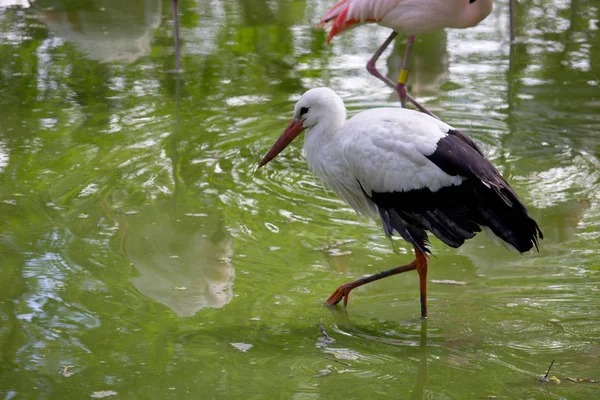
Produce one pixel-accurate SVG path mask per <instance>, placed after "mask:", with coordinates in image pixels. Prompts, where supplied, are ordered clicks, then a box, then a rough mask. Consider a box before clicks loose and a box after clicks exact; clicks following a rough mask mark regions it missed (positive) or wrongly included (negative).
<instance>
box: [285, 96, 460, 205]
mask: <svg viewBox="0 0 600 400" xmlns="http://www.w3.org/2000/svg"><path fill="white" fill-rule="evenodd" d="M304 107H305V108H307V109H308V110H309V111H308V112H307V113H306V114H304V115H303V116H301V115H300V113H299V110H301V109H302V108H304ZM345 116H346V109H345V107H344V104H343V102H342V101H341V99H340V97H339V96H338V95H337V94H335V92H333V91H332V90H331V89H328V88H317V89H311V90H309V91H308V92H306V93H305V94H304V95H303V96H302V97H301V98H300V100H299V101H298V103H297V104H296V111H295V117H296V118H299V119H302V120H303V124H304V126H305V127H306V128H307V129H308V132H307V133H306V139H305V142H304V152H305V155H306V161H307V163H308V165H309V167H310V168H311V169H312V170H313V171H314V172H315V173H316V174H317V175H318V176H319V178H321V180H323V182H324V183H325V184H326V185H327V186H329V187H330V188H331V189H332V190H333V191H334V192H335V193H336V194H337V195H338V196H340V197H341V198H342V199H343V200H344V201H346V202H347V203H348V204H349V205H350V206H351V207H352V208H354V209H355V210H356V212H358V213H360V214H366V215H372V216H376V215H377V209H376V206H375V205H374V204H373V203H372V202H371V201H370V200H369V199H368V198H367V197H366V196H365V195H364V192H366V193H367V195H371V194H372V192H373V191H376V192H400V191H408V190H415V189H421V188H428V189H430V190H431V191H437V190H439V189H440V188H442V187H445V186H450V185H459V184H460V183H461V182H462V178H461V177H458V176H451V175H448V174H446V173H445V172H444V171H442V170H441V169H440V168H439V167H437V166H436V165H435V164H434V163H432V162H431V161H429V160H428V159H427V157H426V156H428V155H431V154H432V153H433V152H434V151H435V150H436V148H437V145H436V144H437V142H438V141H439V140H440V139H442V138H444V137H445V136H446V135H447V132H448V131H449V130H450V129H452V128H451V127H450V126H449V125H447V124H445V123H443V122H441V121H439V120H437V119H435V118H432V117H430V116H428V115H425V114H423V113H420V112H416V111H411V110H406V109H402V108H379V109H373V110H368V111H363V112H361V113H359V114H357V115H356V116H354V117H353V118H351V119H350V120H348V121H344V120H345ZM363 190H364V192H363Z"/></svg>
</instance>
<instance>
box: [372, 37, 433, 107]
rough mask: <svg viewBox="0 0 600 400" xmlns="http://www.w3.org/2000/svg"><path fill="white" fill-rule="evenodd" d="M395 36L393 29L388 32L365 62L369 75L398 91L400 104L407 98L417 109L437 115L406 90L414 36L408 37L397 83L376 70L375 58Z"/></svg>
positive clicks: (403, 104) (403, 103) (376, 58)
mask: <svg viewBox="0 0 600 400" xmlns="http://www.w3.org/2000/svg"><path fill="white" fill-rule="evenodd" d="M396 36H398V33H396V32H395V31H394V32H392V33H391V34H390V36H388V38H387V39H385V42H383V44H382V45H381V46H380V47H379V48H378V49H377V51H376V52H375V54H373V57H371V59H370V60H369V62H368V63H367V71H369V73H370V74H371V75H373V76H374V77H376V78H377V79H380V80H381V81H383V83H385V84H386V85H388V86H389V87H391V88H392V89H394V90H395V91H397V92H398V95H399V96H400V103H401V104H402V107H404V106H405V103H406V100H407V99H408V101H410V102H411V103H413V105H414V106H415V107H417V108H418V109H419V111H421V112H424V113H425V114H429V115H431V116H432V117H434V118H437V116H436V115H435V114H434V113H432V112H431V111H429V110H428V109H427V108H425V107H423V106H422V105H421V104H420V103H419V102H418V101H416V100H415V99H414V98H413V97H412V96H411V95H410V94H408V93H407V91H406V79H407V78H408V62H409V59H410V52H411V49H412V45H413V43H414V41H415V37H414V36H409V37H408V42H407V47H406V52H405V53H404V60H403V61H402V69H401V70H400V76H399V77H398V84H395V83H394V82H392V81H391V80H390V79H388V78H387V77H385V76H383V75H382V74H381V73H380V72H379V71H378V70H377V65H376V64H377V60H378V59H379V57H381V54H382V53H383V52H384V51H385V49H387V47H388V46H389V45H390V43H391V42H392V40H394V39H395V38H396ZM438 119H439V118H438Z"/></svg>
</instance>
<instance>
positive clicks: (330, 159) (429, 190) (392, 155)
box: [258, 88, 543, 318]
mask: <svg viewBox="0 0 600 400" xmlns="http://www.w3.org/2000/svg"><path fill="white" fill-rule="evenodd" d="M305 129H306V130H307V132H306V137H305V141H304V150H305V154H306V162H307V163H308V165H309V167H310V169H312V170H313V171H314V172H315V173H316V174H317V175H318V176H319V178H321V180H322V181H323V182H324V183H325V184H326V185H327V186H329V187H330V188H331V189H332V190H333V191H334V192H335V193H336V194H338V195H339V196H340V197H341V198H342V199H343V200H344V201H345V202H346V203H348V204H349V205H350V206H351V207H352V208H354V210H356V212H357V213H359V214H362V215H366V216H371V217H373V218H374V219H381V221H382V223H383V229H384V231H385V234H386V235H387V236H388V237H390V238H391V236H392V234H394V233H398V234H399V235H400V236H401V237H402V238H403V239H404V240H406V241H407V242H409V243H410V244H412V246H413V247H414V249H415V260H414V261H413V262H411V263H409V264H407V265H403V266H400V267H396V268H393V269H390V270H388V271H384V272H380V273H378V274H375V275H371V276H368V277H364V278H361V279H358V280H356V281H353V282H349V283H346V284H344V285H342V286H340V287H339V288H338V289H337V290H336V291H335V292H334V293H333V294H332V295H331V296H330V297H329V298H328V299H327V301H326V303H327V304H330V305H333V304H336V303H338V302H339V301H340V300H342V299H343V300H344V305H347V303H348V296H349V294H350V291H351V290H352V289H354V288H356V287H358V286H362V285H364V284H366V283H369V282H373V281H375V280H378V279H381V278H385V277H387V276H390V275H395V274H399V273H401V272H406V271H411V270H415V269H416V270H417V272H418V273H419V280H420V290H421V316H422V317H423V318H426V317H427V262H428V256H427V253H429V250H428V248H427V245H428V238H427V233H426V231H429V232H431V233H433V234H434V235H435V236H436V237H437V238H438V239H440V240H441V241H442V242H444V243H446V244H447V245H448V246H451V247H459V246H461V245H462V244H463V243H464V242H465V240H466V239H470V238H472V237H473V236H475V233H477V232H479V231H481V228H482V227H487V228H489V230H490V231H491V232H492V233H493V234H495V235H496V236H498V237H500V238H501V239H502V240H503V241H504V242H506V243H507V244H508V245H510V246H512V247H514V248H515V249H517V250H518V251H519V252H526V251H528V250H530V249H531V248H532V247H533V246H535V247H536V248H537V244H538V238H539V239H542V238H543V235H542V232H541V231H540V229H539V227H538V225H537V223H536V222H535V221H534V220H533V219H532V218H531V217H530V216H529V214H528V213H527V210H526V209H525V206H524V205H523V204H522V203H521V201H520V200H519V198H518V197H517V195H516V193H515V192H514V191H513V189H512V188H511V187H510V185H509V184H508V183H507V182H506V181H505V180H504V178H502V176H501V175H500V173H499V172H498V170H497V169H496V168H495V167H494V166H493V165H492V164H491V163H490V161H489V160H488V159H487V158H486V157H485V156H484V155H483V153H482V152H481V150H480V149H479V147H478V146H477V145H476V144H475V142H473V140H471V139H470V138H469V137H468V136H466V135H465V134H463V133H461V132H460V131H458V130H456V129H454V128H452V127H451V126H450V125H447V124H445V123H444V122H442V121H439V120H437V119H435V118H433V117H431V116H429V115H426V114H424V113H420V112H417V111H411V110H407V109H399V108H375V109H371V110H367V111H363V112H361V113H358V114H356V115H355V116H354V117H352V118H351V119H349V120H346V108H345V106H344V102H343V101H342V99H341V98H340V97H339V96H338V95H337V94H336V93H335V92H334V91H333V90H331V89H329V88H316V89H311V90H309V91H307V92H306V93H304V95H302V97H301V98H300V100H298V103H296V107H295V109H294V117H293V119H292V121H291V122H290V123H289V125H288V126H287V128H285V130H284V131H283V133H282V134H281V136H280V137H279V139H278V140H277V141H276V142H275V144H274V145H273V147H272V148H271V149H270V150H269V151H268V153H267V154H266V155H265V157H264V158H263V159H262V160H261V161H260V163H259V165H258V167H259V168H260V167H262V166H263V165H265V164H266V163H268V162H269V161H270V160H272V159H273V158H274V157H275V156H276V155H277V154H279V153H280V152H281V151H282V150H283V149H284V148H285V147H286V146H287V145H288V144H290V142H291V141H292V140H294V138H295V137H296V136H298V135H299V134H300V133H301V132H302V131H303V130H305Z"/></svg>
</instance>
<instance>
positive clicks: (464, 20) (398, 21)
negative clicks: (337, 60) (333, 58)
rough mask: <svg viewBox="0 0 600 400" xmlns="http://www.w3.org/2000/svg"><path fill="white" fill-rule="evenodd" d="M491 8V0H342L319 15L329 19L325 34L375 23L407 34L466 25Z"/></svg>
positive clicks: (326, 21)
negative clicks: (328, 26)
mask: <svg viewBox="0 0 600 400" xmlns="http://www.w3.org/2000/svg"><path fill="white" fill-rule="evenodd" d="M491 11H492V0H475V1H474V0H341V1H339V2H338V3H336V4H335V5H334V6H333V7H331V9H329V11H327V13H325V16H324V17H323V18H322V19H321V26H324V25H327V24H329V23H331V29H330V31H329V35H328V38H327V42H329V41H330V40H331V39H332V38H333V37H334V36H335V35H337V34H339V33H341V32H343V31H345V30H347V29H348V28H350V27H351V26H353V25H356V24H364V23H369V22H373V23H377V24H379V25H381V26H385V27H387V28H391V29H393V30H394V31H396V32H404V33H408V34H409V35H417V34H422V33H429V32H435V31H438V30H440V29H444V28H469V27H471V26H475V25H477V24H478V23H479V22H481V21H482V20H483V19H484V18H485V17H487V16H488V15H489V14H490V12H491Z"/></svg>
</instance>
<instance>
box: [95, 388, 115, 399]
mask: <svg viewBox="0 0 600 400" xmlns="http://www.w3.org/2000/svg"><path fill="white" fill-rule="evenodd" d="M116 394H117V392H115V391H114V390H101V391H99V392H93V393H92V394H90V397H91V398H92V399H102V398H104V397H108V396H115V395H116Z"/></svg>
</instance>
